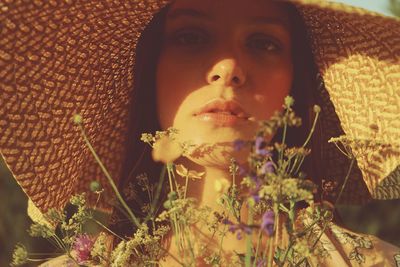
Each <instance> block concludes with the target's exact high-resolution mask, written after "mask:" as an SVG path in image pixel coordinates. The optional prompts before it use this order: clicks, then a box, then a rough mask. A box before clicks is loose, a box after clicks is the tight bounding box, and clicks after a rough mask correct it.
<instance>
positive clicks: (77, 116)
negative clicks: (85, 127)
mask: <svg viewBox="0 0 400 267" xmlns="http://www.w3.org/2000/svg"><path fill="white" fill-rule="evenodd" d="M73 119H74V123H75V124H78V125H79V124H82V121H83V118H82V116H81V115H80V114H75V115H74V118H73Z"/></svg>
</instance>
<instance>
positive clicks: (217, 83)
mask: <svg viewBox="0 0 400 267" xmlns="http://www.w3.org/2000/svg"><path fill="white" fill-rule="evenodd" d="M288 16H289V15H288V12H287V11H286V9H285V8H284V6H283V5H282V4H279V3H277V2H275V1H265V0H218V1H215V0H181V1H180V0H178V1H175V2H174V3H173V4H172V5H171V7H170V9H169V11H168V13H167V18H166V24H165V29H164V38H163V40H164V42H163V46H162V51H161V55H160V59H159V63H158V68H157V106H158V116H159V120H160V123H161V126H162V127H163V128H164V129H165V128H168V127H170V126H173V127H174V128H177V129H178V130H179V140H180V141H189V142H190V143H192V144H195V145H196V146H197V148H198V149H197V150H195V152H196V153H193V154H192V157H191V159H192V160H194V161H196V162H198V163H200V164H203V165H205V164H212V165H226V163H229V160H230V157H229V155H233V150H232V142H233V141H235V140H236V139H242V140H251V139H252V138H253V137H254V134H255V132H256V129H257V127H258V124H257V121H259V120H266V119H269V118H270V117H271V115H272V114H273V113H274V111H276V110H280V109H281V107H282V104H283V99H284V97H285V96H286V95H288V93H289V90H290V88H291V84H292V77H293V66H292V56H291V50H292V47H291V33H290V23H289V18H288ZM227 156H228V157H227ZM236 156H237V155H236Z"/></svg>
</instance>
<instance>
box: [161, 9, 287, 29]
mask: <svg viewBox="0 0 400 267" xmlns="http://www.w3.org/2000/svg"><path fill="white" fill-rule="evenodd" d="M167 17H168V19H171V20H176V19H179V18H182V17H191V18H196V19H204V20H213V17H212V16H210V15H209V14H207V13H205V12H204V11H201V10H197V9H191V8H176V9H173V10H172V11H170V12H169V14H168V16H167ZM248 23H249V24H275V25H278V26H283V27H284V28H285V29H288V30H289V29H290V25H289V23H288V22H286V21H285V20H283V19H281V18H279V17H266V16H256V17H253V18H251V19H249V20H248Z"/></svg>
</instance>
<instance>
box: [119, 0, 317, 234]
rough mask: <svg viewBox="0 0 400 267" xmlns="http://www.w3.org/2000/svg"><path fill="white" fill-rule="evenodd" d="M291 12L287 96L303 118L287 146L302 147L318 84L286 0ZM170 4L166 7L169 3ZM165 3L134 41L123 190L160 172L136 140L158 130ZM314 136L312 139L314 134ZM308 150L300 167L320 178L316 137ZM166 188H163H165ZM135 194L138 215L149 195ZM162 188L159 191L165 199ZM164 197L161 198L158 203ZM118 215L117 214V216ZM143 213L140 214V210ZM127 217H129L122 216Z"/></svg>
mask: <svg viewBox="0 0 400 267" xmlns="http://www.w3.org/2000/svg"><path fill="white" fill-rule="evenodd" d="M285 4H286V5H287V9H288V11H289V14H290V20H291V25H292V39H293V41H292V42H293V45H292V49H293V51H292V55H293V65H294V78H293V85H292V89H291V95H292V96H293V97H294V99H295V105H294V110H295V112H296V114H297V115H298V116H300V117H301V118H302V121H303V123H302V126H301V127H300V128H296V129H291V130H290V131H288V136H287V144H288V145H289V146H301V145H302V144H303V142H304V140H305V139H306V136H307V133H308V131H309V129H310V126H311V124H312V122H313V118H314V113H313V112H312V108H313V106H314V103H316V91H317V90H316V88H317V86H318V84H317V83H318V79H317V68H316V66H315V63H314V60H313V54H312V52H311V48H310V45H309V40H308V34H307V32H306V28H305V26H304V23H303V20H302V18H301V16H300V15H299V13H298V11H297V10H296V8H295V7H294V6H293V5H292V4H289V3H285ZM167 8H168V7H167ZM167 8H164V9H163V10H162V11H161V12H160V13H158V14H157V15H156V16H155V17H154V18H153V20H152V21H151V22H150V23H149V25H148V26H147V28H146V29H145V31H144V32H143V33H142V36H141V38H140V40H139V42H138V45H137V50H136V51H137V53H136V62H135V81H134V87H135V90H134V92H133V93H132V96H131V97H132V99H133V101H132V105H131V111H130V118H129V119H130V125H129V133H130V135H129V138H128V140H127V144H126V147H127V154H126V157H125V162H124V165H123V175H122V178H121V180H120V184H119V187H120V189H122V190H123V189H124V188H126V187H127V186H128V184H129V183H133V184H134V183H135V182H134V179H135V177H136V176H137V175H139V174H142V173H146V174H147V176H148V178H149V180H150V182H153V183H157V181H158V179H159V174H160V172H161V168H162V166H161V164H158V163H155V162H153V161H152V159H151V150H150V147H149V146H148V145H147V144H144V143H143V142H141V141H140V136H141V134H142V133H144V132H147V133H154V132H155V131H157V130H160V128H161V127H160V125H159V122H158V116H157V109H156V108H154V107H156V104H155V101H156V90H155V88H156V84H155V82H156V77H155V74H156V68H157V62H158V58H159V54H160V51H161V47H162V36H163V26H164V21H165V17H166V13H167ZM280 136H281V133H280V132H278V133H277V134H276V135H275V137H274V139H273V141H274V140H275V141H280V139H279V138H280ZM313 140H315V138H313ZM311 146H312V151H313V152H312V154H311V156H310V157H308V159H306V161H305V163H304V164H305V167H304V171H305V172H306V173H307V174H308V175H309V176H310V177H313V179H314V180H315V181H317V182H318V181H319V180H320V178H319V177H321V173H320V167H319V166H321V164H320V157H319V145H318V142H315V141H313V142H312V144H311ZM164 188H166V187H164ZM137 193H138V194H139V195H138V196H139V197H138V198H136V199H135V200H134V201H132V202H130V203H129V204H130V206H131V207H132V208H133V210H134V212H135V213H136V214H141V210H140V207H141V206H142V204H143V203H142V200H143V199H147V196H146V195H140V194H141V190H137ZM165 195H166V190H164V192H163V197H164V198H165ZM162 202H163V201H162V198H161V201H160V203H162ZM120 215H121V214H118V217H120ZM143 215H144V214H143ZM125 222H127V221H126V220H125ZM125 226H127V224H126V223H124V221H123V220H121V221H119V222H117V223H116V224H115V226H114V227H113V228H114V230H116V231H117V232H119V233H123V234H126V235H129V234H132V232H133V231H134V229H132V227H125Z"/></svg>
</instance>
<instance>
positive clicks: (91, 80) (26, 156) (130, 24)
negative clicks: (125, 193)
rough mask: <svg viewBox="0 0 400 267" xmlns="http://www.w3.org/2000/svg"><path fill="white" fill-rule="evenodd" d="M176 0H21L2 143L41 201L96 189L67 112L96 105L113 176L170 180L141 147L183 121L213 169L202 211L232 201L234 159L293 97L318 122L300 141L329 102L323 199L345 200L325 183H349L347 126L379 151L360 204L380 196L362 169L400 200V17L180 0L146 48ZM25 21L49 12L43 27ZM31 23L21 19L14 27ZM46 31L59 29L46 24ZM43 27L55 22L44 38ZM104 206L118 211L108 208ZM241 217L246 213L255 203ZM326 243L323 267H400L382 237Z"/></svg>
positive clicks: (315, 169)
mask: <svg viewBox="0 0 400 267" xmlns="http://www.w3.org/2000/svg"><path fill="white" fill-rule="evenodd" d="M166 2H168V1H164V2H163V1H147V2H144V3H139V4H137V5H135V6H134V5H131V4H129V3H125V5H124V6H122V5H118V4H117V3H111V2H110V3H108V2H107V3H106V2H105V3H97V4H96V3H91V2H90V3H89V4H87V5H80V4H76V3H69V2H65V3H64V2H63V3H61V2H60V3H55V4H54V6H52V4H46V5H45V6H44V7H42V8H38V7H35V6H29V7H28V6H23V5H18V4H16V6H15V7H11V6H10V7H9V10H11V11H9V13H7V15H8V17H7V20H6V22H7V23H6V26H7V27H6V31H5V36H6V35H7V34H8V33H9V35H8V36H9V37H7V38H5V39H4V40H5V41H3V43H4V47H5V48H4V51H3V53H4V58H5V59H6V68H5V71H4V72H3V74H2V75H3V77H4V79H2V88H3V89H2V93H3V94H2V101H3V103H4V105H3V106H7V111H10V110H11V112H9V113H7V114H5V113H4V112H5V110H2V111H3V113H2V114H4V115H2V117H1V121H2V127H4V132H5V134H4V135H3V136H2V138H1V149H2V150H1V152H2V154H3V156H4V158H5V160H6V162H7V163H8V165H9V166H10V169H11V170H12V171H13V173H14V174H15V176H16V178H17V180H18V181H19V182H20V184H21V186H22V187H23V188H24V189H25V190H26V192H27V194H28V195H29V196H30V198H31V199H32V200H33V203H34V204H35V206H36V207H37V208H39V209H40V210H41V211H45V210H47V209H48V208H50V207H56V208H60V207H62V206H63V205H64V204H65V202H66V201H67V200H68V198H69V196H70V195H71V194H72V193H75V192H79V191H87V189H86V188H87V181H88V180H89V181H90V180H93V179H94V178H95V179H98V180H100V181H101V180H102V179H103V178H101V177H102V175H101V170H99V168H98V167H96V164H95V163H94V162H92V161H91V159H90V158H89V156H88V151H87V150H86V149H82V148H84V147H85V145H84V143H83V141H81V137H80V135H79V131H77V129H76V128H73V126H71V125H69V124H70V121H68V118H69V117H71V116H72V115H73V114H74V113H76V112H81V113H82V115H83V118H84V125H85V128H86V130H87V132H88V135H89V136H90V138H91V139H92V142H93V144H94V147H95V148H96V150H97V151H98V152H99V154H100V156H101V158H102V160H103V161H104V162H105V165H106V166H107V167H108V168H109V169H110V172H111V173H112V174H113V176H114V177H122V178H121V179H120V184H121V186H120V187H121V188H123V187H125V185H127V184H128V183H129V181H131V180H130V179H131V178H133V177H135V176H136V175H137V174H140V173H141V172H143V171H145V172H147V173H149V177H153V179H154V177H158V175H157V173H158V172H159V170H160V168H158V167H156V166H157V165H155V163H153V162H152V161H151V159H150V153H149V152H150V151H149V150H148V149H147V150H146V149H145V148H144V145H143V144H141V143H139V142H138V141H139V136H140V134H141V133H143V132H154V131H155V130H158V129H160V128H161V129H166V128H168V127H170V126H173V127H174V128H176V129H177V130H178V131H179V133H178V135H177V138H178V141H179V142H186V141H190V142H191V143H192V144H194V148H193V149H192V150H191V152H190V153H189V154H188V155H187V157H180V158H179V159H177V163H183V164H184V165H185V166H187V167H188V168H189V169H191V170H196V171H199V172H203V171H204V172H205V176H204V177H203V178H202V179H201V180H200V181H196V186H192V187H189V192H188V196H190V197H195V198H197V199H198V201H199V206H200V207H201V206H209V207H211V208H212V209H214V210H216V211H219V209H220V206H219V205H217V194H216V192H215V183H216V182H219V183H228V184H229V183H231V178H230V177H231V176H230V173H229V165H230V159H231V158H232V157H235V158H237V160H238V161H239V162H241V163H242V162H245V159H246V157H247V154H248V151H246V150H242V151H241V152H237V151H235V150H234V149H233V143H234V141H235V140H237V139H241V140H251V139H252V138H253V137H254V134H255V132H256V130H257V127H258V123H257V122H258V121H260V120H266V119H269V118H270V117H271V115H272V114H273V112H274V111H276V110H280V109H281V108H282V104H283V101H284V97H285V96H287V95H288V94H290V95H293V96H294V98H295V101H296V102H295V103H296V104H295V106H294V108H295V110H296V112H297V113H298V114H299V115H300V116H301V117H302V118H303V128H300V129H298V130H296V132H294V133H291V136H289V139H288V142H289V144H290V145H296V144H299V143H301V142H302V141H303V140H304V139H305V136H306V133H307V130H308V129H309V128H310V126H311V123H312V121H313V118H312V116H313V115H312V112H311V111H312V107H313V105H314V104H319V105H320V106H321V108H322V114H321V115H322V118H321V119H320V121H319V123H318V127H317V131H316V134H315V137H316V138H314V140H313V142H312V154H311V156H310V158H311V160H310V161H309V162H307V163H306V166H305V168H306V172H307V174H308V175H309V176H310V177H312V179H314V181H315V182H316V183H317V184H318V185H319V187H320V188H319V190H320V191H319V193H318V194H317V199H318V198H319V197H320V196H321V195H322V194H325V195H324V196H323V198H324V199H327V198H328V199H330V198H331V199H333V200H334V197H335V195H334V194H331V195H329V191H327V190H323V189H324V188H325V185H327V184H329V183H330V182H331V183H333V182H336V183H337V184H338V185H337V186H336V187H334V191H336V193H337V191H339V190H340V185H341V184H342V183H343V181H342V180H343V178H344V177H345V171H346V170H347V165H346V166H344V167H343V166H342V165H343V162H346V159H344V158H343V157H340V156H339V155H340V152H339V151H335V149H336V148H335V147H334V145H328V143H327V140H328V139H329V138H331V137H336V136H339V135H341V134H343V133H346V135H348V136H349V137H350V139H351V138H360V139H361V140H365V139H368V140H369V139H372V140H374V141H376V144H374V145H375V146H376V147H374V149H373V150H374V151H372V152H368V153H372V154H373V155H372V156H371V154H369V156H366V155H367V154H368V153H366V152H365V149H366V148H365V147H361V148H360V146H358V147H357V146H353V147H352V149H353V150H354V152H355V154H356V155H359V157H357V161H358V168H356V169H355V171H353V173H352V175H351V179H350V180H349V182H348V187H349V189H348V191H347V193H349V192H351V194H345V196H347V200H351V199H352V200H356V201H359V200H360V199H364V200H365V195H366V193H368V192H367V187H366V186H365V185H364V184H362V183H361V181H362V180H361V178H364V179H365V181H366V183H367V186H368V189H369V191H370V192H371V193H372V194H373V195H374V197H378V198H397V197H399V194H398V192H399V190H398V188H399V184H398V182H396V181H397V180H396V178H395V176H394V175H392V174H391V173H395V171H394V170H395V169H396V166H398V162H399V161H398V154H396V153H397V152H398V148H397V147H395V146H391V145H387V144H390V143H391V142H393V143H396V140H398V139H396V138H398V132H396V131H395V130H394V129H396V128H395V127H396V123H397V124H398V122H397V121H395V120H393V119H392V118H393V114H398V113H396V111H399V109H400V107H399V106H400V104H399V101H398V99H397V98H395V97H394V96H396V92H398V89H397V88H399V86H398V77H397V76H398V72H399V68H400V67H399V62H398V52H399V49H400V48H399V42H396V38H397V39H398V36H399V34H398V30H397V29H398V28H396V27H395V26H398V21H395V20H392V19H389V18H383V17H380V16H378V15H376V14H369V13H368V12H365V11H361V10H358V9H352V8H348V7H345V6H341V5H335V4H327V3H317V2H316V3H314V4H311V3H301V2H295V4H293V3H289V2H277V1H261V0H260V1H259V0H254V1H240V0H234V1H232V0H230V1H228V0H223V1H211V0H202V1H196V0H186V1H183V0H182V1H180V0H177V1H174V2H173V3H171V5H169V6H168V7H167V8H166V9H164V10H162V11H161V12H160V13H159V14H158V15H156V17H155V19H154V20H153V21H152V22H151V23H150V24H149V26H148V27H147V29H146V30H145V31H144V32H143V35H142V36H141V39H140V41H139V43H138V47H137V50H136V49H135V45H136V43H137V38H138V37H139V35H140V32H141V31H142V30H143V28H144V27H145V26H146V25H147V24H148V21H149V20H150V18H151V16H152V15H154V14H155V13H156V11H158V10H159V9H160V8H161V7H163V6H164V5H165V4H166ZM53 9H55V11H54V10H53ZM12 10H15V11H12ZM51 10H53V11H54V12H50V11H51ZM103 10H107V11H108V13H110V14H112V16H109V15H107V12H102V11H103ZM24 14H25V15H24ZM38 14H41V15H42V16H38ZM21 16H22V17H23V16H26V19H27V21H29V19H32V18H35V17H40V18H43V19H37V20H35V21H34V22H31V25H34V26H32V27H31V28H29V26H28V25H27V24H25V23H24V22H23V21H22V19H21ZM46 17H47V18H50V19H51V22H52V23H49V25H48V27H47V26H44V24H43V21H44V20H45V18H46ZM71 17H74V18H77V19H76V21H75V22H74V21H73V19H71ZM42 20H43V21H42ZM53 21H54V23H53ZM57 21H58V22H60V21H61V22H62V23H58V24H56V23H55V22H57ZM370 21H373V23H372V22H370ZM17 22H18V29H19V30H16V29H15V27H14V26H13V24H14V25H15V24H16V23H17ZM63 23H64V24H65V25H71V27H72V28H71V29H68V28H67V27H64V26H60V25H64V24H63ZM383 29H384V30H383ZM46 30H47V31H49V32H50V33H47V34H44V33H45V32H46ZM353 31H356V32H357V31H358V32H357V33H359V34H357V33H353ZM38 32H39V33H42V32H43V33H42V34H40V35H38V36H39V37H37V33H38ZM11 33H12V34H11ZM24 38H25V39H24ZM23 42H25V43H26V44H25V43H23ZM309 42H310V44H309ZM28 46H29V49H28ZM310 46H311V47H310ZM311 48H312V49H311ZM311 50H312V51H311ZM135 51H136V52H137V53H136V54H135ZM9 55H12V56H9ZM135 56H136V63H135V73H134V77H135V80H134V81H133V82H134V85H135V86H134V87H135V90H134V91H132V90H129V89H128V88H131V86H132V80H131V77H132V76H133V73H132V67H133V62H135ZM62 59H65V60H64V61H63V60H62ZM374 71H376V73H375V72H374ZM382 77H386V78H385V79H384V78H382ZM3 96H4V97H3ZM390 97H394V100H393V98H390ZM6 99H8V100H10V101H8V103H11V104H8V105H6V101H5V100H6ZM47 101H49V103H50V105H47V106H46V102H47ZM382 103H384V104H382ZM382 105H385V106H386V108H385V109H383V110H382V109H381V110H379V112H376V111H375V112H373V111H369V109H363V107H371V109H375V110H377V109H378V108H379V107H381V106H382ZM15 106H16V108H15ZM129 110H130V112H128V111H129ZM68 116H69V117H68ZM128 126H129V127H128ZM393 127H394V128H393ZM2 129H3V128H2ZM24 133H25V134H24ZM26 133H28V134H26ZM128 136H129V138H128ZM278 137H279V133H278V134H277V135H275V138H278ZM14 138H15V139H14ZM270 138H271V140H272V139H273V138H274V136H271V137H270ZM15 140H17V141H15ZM11 141H13V142H11ZM381 144H383V147H384V151H382V149H381V148H382V146H380V145H381ZM368 148H369V147H368ZM396 149H397V150H396ZM360 151H361V152H363V151H364V153H357V152H360ZM396 151H397V152H396ZM125 152H126V156H123V155H124V153H125ZM374 153H375V154H374ZM383 154H385V155H386V157H383V156H382V155H383ZM396 155H397V156H396ZM371 159H375V161H374V162H372V160H371ZM376 162H379V163H381V166H382V167H380V166H376V165H377V164H374V163H376ZM78 163H79V164H78ZM122 163H124V166H123V167H122ZM347 164H348V163H347ZM378 165H379V164H378ZM371 166H372V167H371ZM132 174H133V175H132ZM57 175H60V176H57ZM391 175H392V176H391ZM34 177H37V178H34ZM387 177H388V178H387ZM39 178H40V179H39ZM323 180H325V181H324V182H323ZM103 182H104V183H103V184H106V182H105V181H104V180H103ZM388 184H391V189H387V187H385V186H386V185H388ZM51 187H52V188H53V190H51V189H48V188H51ZM60 188H62V189H63V190H60ZM354 188H357V190H356V191H352V190H354ZM64 189H65V190H64ZM106 189H107V188H106ZM47 191H48V192H47ZM46 192H47V193H48V194H46ZM106 192H107V191H106ZM345 193H346V191H345ZM109 195H110V194H105V197H104V198H105V199H107V198H108V197H109ZM343 200H346V197H344V198H343ZM134 205H135V204H133V205H132V207H133V208H135V206H134ZM136 205H137V204H136ZM103 208H104V209H105V210H108V211H109V210H110V209H109V206H107V204H106V203H103ZM242 213H243V220H244V221H246V216H247V210H246V208H243V209H242ZM121 227H122V228H124V226H123V225H122V226H120V228H121ZM128 231H129V230H128ZM194 234H195V233H194ZM207 238H209V239H210V240H213V237H211V236H209V237H207ZM172 239H174V237H172ZM323 240H324V242H327V243H328V244H329V247H330V252H329V255H328V256H327V257H323V258H319V257H317V256H315V255H314V256H311V257H310V258H311V259H310V264H314V265H317V264H320V265H322V266H348V265H355V266H358V265H360V266H395V265H394V264H395V262H394V257H395V255H396V253H398V249H397V248H395V247H394V246H391V245H390V244H387V243H385V242H382V241H380V240H378V239H376V238H375V237H371V236H366V235H358V234H354V233H352V232H350V231H347V230H344V229H342V228H340V227H337V226H335V225H332V227H330V228H329V229H326V231H325V232H324V236H323ZM244 242H245V241H244V240H237V239H236V238H235V237H234V236H233V235H232V236H227V238H226V239H225V241H224V251H226V253H227V257H229V256H230V255H229V253H232V251H233V250H235V251H237V252H239V253H245V244H244ZM173 244H174V242H173V241H172V242H171V246H170V247H168V249H169V252H170V253H171V254H172V255H173V256H174V257H170V258H168V259H167V261H166V263H164V264H165V266H175V265H176V261H175V259H174V258H177V257H178V258H179V253H178V252H177V248H176V247H174V245H173ZM366 244H367V245H366ZM354 255H357V256H358V258H357V257H355V256H354ZM360 255H361V256H360ZM47 264H49V265H51V264H53V265H54V264H55V265H57V263H56V262H55V263H52V262H49V263H47ZM199 264H200V263H199Z"/></svg>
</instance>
